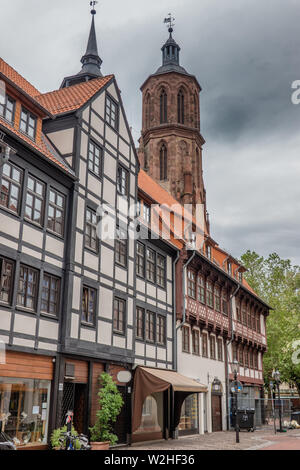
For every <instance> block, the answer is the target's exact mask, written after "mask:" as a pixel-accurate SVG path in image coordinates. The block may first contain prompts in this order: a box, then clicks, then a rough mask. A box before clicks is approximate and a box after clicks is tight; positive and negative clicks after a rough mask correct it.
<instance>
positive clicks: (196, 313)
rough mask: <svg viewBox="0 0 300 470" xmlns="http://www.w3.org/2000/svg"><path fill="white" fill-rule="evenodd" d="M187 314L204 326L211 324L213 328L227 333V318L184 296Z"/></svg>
mask: <svg viewBox="0 0 300 470" xmlns="http://www.w3.org/2000/svg"><path fill="white" fill-rule="evenodd" d="M186 305H187V313H188V314H189V315H190V316H193V317H194V318H196V319H197V320H200V321H201V320H202V321H203V322H205V323H206V325H208V324H211V325H213V326H215V327H219V328H220V329H221V330H226V331H228V332H229V329H230V322H229V318H228V317H227V316H226V315H224V314H222V313H220V312H216V311H215V310H213V309H211V308H209V307H207V306H206V305H203V304H202V303H201V302H198V301H197V300H194V299H192V298H190V297H188V296H186Z"/></svg>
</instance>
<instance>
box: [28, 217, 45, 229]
mask: <svg viewBox="0 0 300 470" xmlns="http://www.w3.org/2000/svg"><path fill="white" fill-rule="evenodd" d="M24 222H27V223H28V224H30V225H33V226H34V227H35V228H37V229H40V230H44V226H43V224H42V225H41V224H38V223H37V222H34V221H33V220H31V219H28V218H27V217H25V216H24Z"/></svg>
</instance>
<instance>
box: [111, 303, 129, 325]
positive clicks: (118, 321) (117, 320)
mask: <svg viewBox="0 0 300 470" xmlns="http://www.w3.org/2000/svg"><path fill="white" fill-rule="evenodd" d="M125 305H126V303H125V300H121V299H115V302H114V320H113V321H114V331H115V332H117V333H124V332H125Z"/></svg>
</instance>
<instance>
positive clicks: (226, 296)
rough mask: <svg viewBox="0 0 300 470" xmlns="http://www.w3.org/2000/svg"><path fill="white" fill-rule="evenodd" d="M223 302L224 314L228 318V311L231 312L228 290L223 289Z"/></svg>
mask: <svg viewBox="0 0 300 470" xmlns="http://www.w3.org/2000/svg"><path fill="white" fill-rule="evenodd" d="M221 296H222V297H221V301H222V314H223V315H225V316H226V317H228V311H229V306H228V302H229V300H228V294H227V292H226V289H224V288H223V289H221Z"/></svg>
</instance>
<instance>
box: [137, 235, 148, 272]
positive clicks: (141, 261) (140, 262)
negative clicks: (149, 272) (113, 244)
mask: <svg viewBox="0 0 300 470" xmlns="http://www.w3.org/2000/svg"><path fill="white" fill-rule="evenodd" d="M139 247H141V248H142V250H143V253H140V252H139ZM145 260H146V247H145V245H144V243H142V242H140V241H138V242H137V245H136V275H137V276H139V277H141V278H143V279H145ZM141 267H142V274H141V273H140V268H141Z"/></svg>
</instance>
